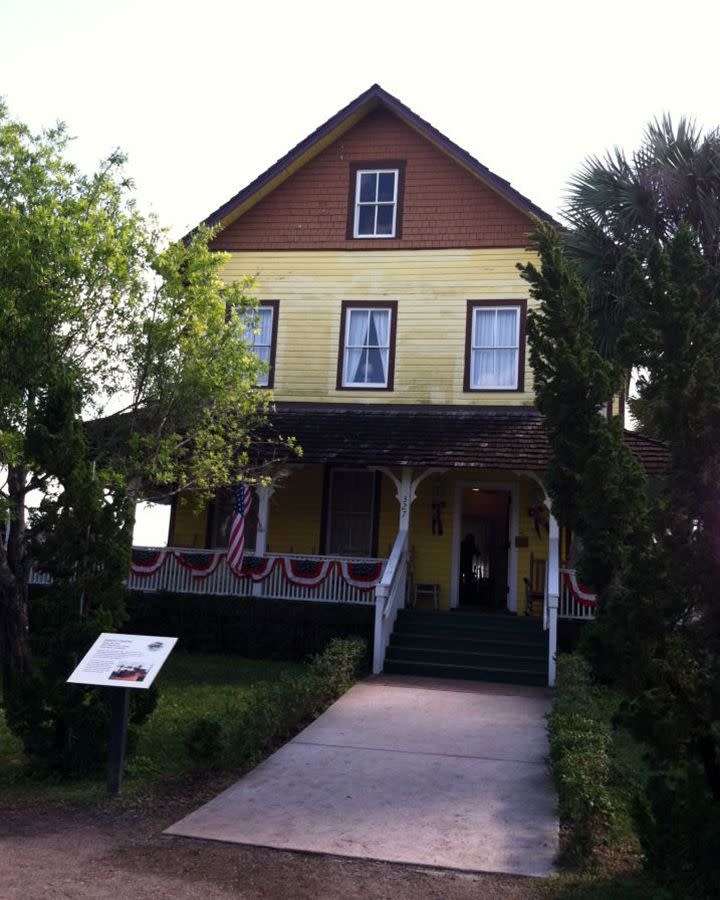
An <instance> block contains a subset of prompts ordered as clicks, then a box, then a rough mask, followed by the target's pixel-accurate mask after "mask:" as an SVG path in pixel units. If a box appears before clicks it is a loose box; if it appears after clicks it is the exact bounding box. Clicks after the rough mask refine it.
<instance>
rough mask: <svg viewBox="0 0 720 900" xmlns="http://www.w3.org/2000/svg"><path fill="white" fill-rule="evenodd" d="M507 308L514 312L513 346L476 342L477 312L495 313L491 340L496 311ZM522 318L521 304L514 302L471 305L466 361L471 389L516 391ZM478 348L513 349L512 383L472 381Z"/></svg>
mask: <svg viewBox="0 0 720 900" xmlns="http://www.w3.org/2000/svg"><path fill="white" fill-rule="evenodd" d="M508 310H512V311H513V312H514V313H515V344H514V345H513V346H510V345H507V346H506V345H504V344H503V345H502V346H500V345H498V344H497V343H493V344H492V345H485V344H483V345H482V346H481V345H478V344H476V340H475V332H476V327H477V314H478V313H481V312H484V313H488V312H492V313H495V320H494V324H493V340H495V336H496V332H497V314H498V312H507V311H508ZM521 319H522V307H521V305H520V304H519V303H518V304H515V303H505V304H498V305H497V306H492V305H489V306H485V305H482V306H473V307H472V327H471V331H470V359H469V361H468V365H469V366H470V372H469V383H470V390H471V391H517V390H518V388H519V386H520V360H521V353H520V349H521V348H520V324H521ZM478 350H514V351H515V354H516V362H515V380H514V383H513V384H512V385H508V384H490V385H489V384H476V383H475V382H474V381H473V372H474V369H475V366H474V364H473V363H474V359H475V353H476V352H477V351H478Z"/></svg>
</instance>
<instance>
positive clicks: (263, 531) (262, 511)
mask: <svg viewBox="0 0 720 900" xmlns="http://www.w3.org/2000/svg"><path fill="white" fill-rule="evenodd" d="M256 491H257V495H258V520H257V532H256V537H255V553H256V554H257V555H258V556H264V555H265V552H266V551H267V531H268V521H269V516H270V498H271V497H272V495H273V494H274V493H275V486H274V485H273V484H259V485H258V486H257V488H256ZM252 595H253V597H262V595H263V583H262V582H261V581H258V582H256V583H255V584H253V586H252Z"/></svg>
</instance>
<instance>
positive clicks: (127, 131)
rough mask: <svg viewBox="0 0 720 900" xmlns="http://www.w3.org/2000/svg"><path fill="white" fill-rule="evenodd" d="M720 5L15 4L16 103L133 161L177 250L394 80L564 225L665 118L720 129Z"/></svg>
mask: <svg viewBox="0 0 720 900" xmlns="http://www.w3.org/2000/svg"><path fill="white" fill-rule="evenodd" d="M719 26H720V4H718V3H715V2H712V0H684V2H667V0H654V2H647V0H624V2H616V0H604V2H602V0H601V2H595V3H592V4H590V3H587V2H582V0H575V2H566V0H542V2H540V0H534V2H525V0H516V2H512V0H505V2H500V0H494V2H484V0H476V2H465V0H442V2H440V0H433V2H426V0H382V2H377V0H363V3H362V4H360V5H358V6H350V5H349V4H347V3H343V2H341V0H335V2H325V0H302V2H298V0H274V2H258V0H253V2H243V0H237V2H226V0H205V2H204V3H201V2H198V0H194V2H186V0H172V2H169V0H142V2H140V0H0V48H1V49H0V96H3V97H4V98H5V101H6V102H7V104H8V106H9V110H10V113H11V115H12V116H13V117H15V118H18V119H21V120H23V121H25V122H26V123H27V124H28V125H30V127H31V128H33V129H35V130H37V129H40V128H42V127H47V126H50V125H52V124H54V123H55V122H56V121H58V120H62V121H64V122H66V123H67V125H68V127H69V130H70V133H71V134H72V135H73V136H74V141H73V143H72V146H71V154H72V156H73V158H74V159H75V161H76V162H78V163H79V164H80V165H81V166H82V167H83V168H84V169H86V170H92V169H93V168H95V167H96V166H97V164H98V163H99V161H100V160H101V159H102V158H103V157H104V156H105V155H107V154H108V153H110V152H111V151H112V150H114V149H115V148H117V147H119V148H121V149H122V150H124V151H125V152H126V153H127V154H128V157H129V159H128V172H129V174H130V175H131V176H132V177H133V178H134V181H135V184H136V188H137V196H138V201H139V204H140V207H141V208H142V209H143V210H145V211H147V212H150V211H152V212H154V213H155V214H156V215H157V216H158V218H159V220H160V222H161V223H162V224H164V225H165V226H166V227H167V228H168V230H169V233H170V235H171V236H174V237H178V236H180V235H182V234H184V233H185V232H186V231H187V230H188V229H189V228H190V227H192V226H193V225H195V224H197V222H199V221H200V220H201V219H203V218H204V217H205V216H206V215H207V214H208V213H210V212H211V211H213V210H214V209H216V208H217V207H218V206H219V205H220V204H221V203H223V202H225V201H226V200H227V199H228V198H229V197H231V196H232V195H233V194H235V193H236V192H237V191H238V190H239V189H240V188H242V187H244V186H245V185H246V184H247V183H249V182H250V181H252V180H253V179H254V178H255V177H256V176H257V175H259V174H260V173H261V172H262V171H264V170H265V169H266V168H267V167H268V166H269V165H270V164H271V163H273V162H274V161H275V160H276V159H278V157H280V156H282V155H283V154H284V153H286V152H287V150H289V149H290V147H292V146H294V145H295V144H296V143H297V142H298V141H300V140H302V139H303V138H304V137H305V136H306V135H308V134H309V133H310V132H311V131H313V130H314V129H315V128H316V127H317V126H318V125H320V124H321V123H322V122H324V121H325V120H326V119H328V118H329V117H330V116H331V115H333V114H334V113H335V112H337V110H339V109H340V108H341V107H343V106H345V105H346V104H347V103H348V102H349V101H350V100H351V99H353V98H354V97H356V96H357V95H358V94H360V93H361V92H362V91H364V90H365V89H366V88H368V87H369V86H370V85H371V84H373V83H374V82H378V83H379V84H381V85H382V87H384V88H385V89H386V90H388V91H390V93H392V94H394V95H395V96H397V97H398V98H399V99H400V100H402V101H403V102H404V103H406V104H407V105H408V106H409V107H410V108H411V109H413V110H414V111H415V112H416V113H418V114H419V115H420V116H422V117H423V118H425V119H427V120H428V121H430V122H431V123H432V124H433V125H434V126H436V127H437V128H439V129H440V130H441V131H442V132H443V133H445V134H446V135H447V136H448V137H449V138H451V139H452V140H454V141H455V142H456V143H458V144H459V145H460V146H461V147H463V148H465V149H466V150H468V151H469V152H470V153H472V154H473V156H476V157H477V158H478V159H479V160H480V161H481V162H482V163H484V164H485V165H487V166H489V167H490V168H491V169H492V170H493V171H495V172H496V173H497V174H499V175H500V176H502V177H503V178H506V179H508V180H509V181H511V182H512V184H513V185H514V187H516V188H517V189H518V190H520V191H521V192H522V193H523V194H525V195H526V196H528V197H530V199H532V200H533V201H534V202H535V203H537V204H538V205H539V206H541V207H542V208H543V209H545V210H546V211H547V212H550V213H552V214H554V215H558V214H559V213H560V211H561V209H562V204H563V196H564V191H565V188H566V184H567V181H568V179H569V177H570V176H571V175H572V173H573V172H575V171H577V169H578V168H579V166H580V165H581V164H582V161H583V160H584V159H585V158H586V157H587V156H588V155H589V154H593V153H602V152H603V151H605V150H606V149H608V148H610V147H612V146H614V145H619V146H622V147H624V148H626V149H628V150H632V148H633V147H635V146H637V144H638V143H639V140H640V138H641V135H642V131H643V128H644V126H645V124H646V123H647V122H648V121H650V120H651V119H652V118H653V117H656V116H659V115H662V114H663V113H665V112H669V113H671V114H672V115H673V116H679V115H681V114H687V115H691V116H693V117H694V118H695V119H696V120H697V121H698V123H699V124H701V125H703V126H705V127H708V128H709V127H713V126H715V125H716V124H718V123H720V92H719V91H718V67H717V47H716V45H717V34H718V29H719Z"/></svg>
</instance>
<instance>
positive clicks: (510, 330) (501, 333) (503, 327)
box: [495, 309, 518, 347]
mask: <svg viewBox="0 0 720 900" xmlns="http://www.w3.org/2000/svg"><path fill="white" fill-rule="evenodd" d="M517 316H518V311H517V310H516V309H499V310H498V311H497V324H496V332H495V346H496V347H517Z"/></svg>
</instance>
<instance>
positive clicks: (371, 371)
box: [365, 347, 388, 385]
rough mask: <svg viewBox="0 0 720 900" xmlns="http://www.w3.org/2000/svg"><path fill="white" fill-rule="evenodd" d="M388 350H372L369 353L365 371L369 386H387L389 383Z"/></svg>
mask: <svg viewBox="0 0 720 900" xmlns="http://www.w3.org/2000/svg"><path fill="white" fill-rule="evenodd" d="M387 353H388V351H387V350H378V349H377V348H374V347H373V348H370V349H369V350H368V351H367V368H366V370H365V381H366V383H369V384H381V385H385V384H386V382H387V378H386V374H385V373H386V372H387Z"/></svg>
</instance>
